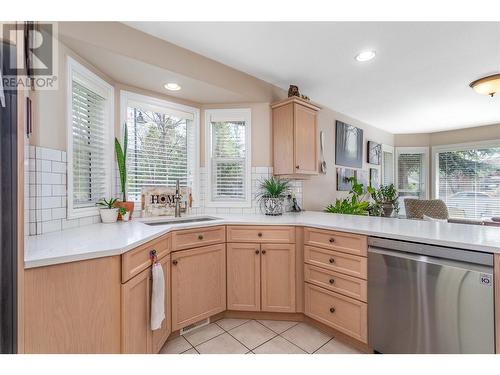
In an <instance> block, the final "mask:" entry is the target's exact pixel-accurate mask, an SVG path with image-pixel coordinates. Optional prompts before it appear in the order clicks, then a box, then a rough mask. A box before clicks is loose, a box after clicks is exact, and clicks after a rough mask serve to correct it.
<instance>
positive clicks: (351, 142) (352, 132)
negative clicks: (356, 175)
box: [335, 121, 363, 168]
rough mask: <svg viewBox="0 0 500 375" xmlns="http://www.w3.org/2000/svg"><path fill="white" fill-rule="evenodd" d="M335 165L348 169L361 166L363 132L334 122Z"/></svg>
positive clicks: (339, 122)
mask: <svg viewBox="0 0 500 375" xmlns="http://www.w3.org/2000/svg"><path fill="white" fill-rule="evenodd" d="M335 127H336V128H335V164H336V165H341V166H344V167H350V168H361V167H362V166H363V130H362V129H360V128H357V127H355V126H352V125H348V124H346V123H343V122H342V121H336V122H335Z"/></svg>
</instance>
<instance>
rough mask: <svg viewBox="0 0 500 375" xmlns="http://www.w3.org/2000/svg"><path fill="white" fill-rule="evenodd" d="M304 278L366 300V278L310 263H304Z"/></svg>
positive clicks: (309, 281)
mask: <svg viewBox="0 0 500 375" xmlns="http://www.w3.org/2000/svg"><path fill="white" fill-rule="evenodd" d="M304 280H305V281H307V282H308V283H311V284H315V285H317V286H321V287H323V288H326V289H329V290H331V291H333V292H337V293H340V294H343V295H345V296H347V297H352V298H356V299H359V300H361V301H363V302H366V295H367V286H366V280H361V279H358V278H356V277H352V276H347V275H343V274H341V273H338V272H335V271H331V270H327V269H325V268H321V267H316V266H313V265H310V264H305V265H304Z"/></svg>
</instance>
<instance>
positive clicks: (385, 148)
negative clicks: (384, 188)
mask: <svg viewBox="0 0 500 375" xmlns="http://www.w3.org/2000/svg"><path fill="white" fill-rule="evenodd" d="M384 152H388V153H391V154H392V180H393V181H392V183H393V184H394V185H396V161H395V158H396V154H395V152H394V146H389V145H385V144H382V155H381V158H380V174H381V176H380V180H381V183H382V184H383V182H384V173H385V168H384Z"/></svg>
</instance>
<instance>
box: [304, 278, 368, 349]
mask: <svg viewBox="0 0 500 375" xmlns="http://www.w3.org/2000/svg"><path fill="white" fill-rule="evenodd" d="M305 313H306V315H307V316H309V317H311V318H313V319H316V320H317V321H319V322H321V323H324V324H326V325H328V326H330V327H332V328H335V329H336V330H338V331H340V332H343V333H345V334H346V335H349V336H351V337H354V338H355V339H357V340H359V341H362V342H364V343H366V342H367V330H368V329H367V325H368V323H367V322H368V319H367V317H368V313H367V305H366V303H364V302H360V301H357V300H355V299H352V298H349V297H345V296H343V295H341V294H337V293H335V292H331V291H329V290H326V289H323V288H320V287H318V286H315V285H311V284H308V283H306V284H305Z"/></svg>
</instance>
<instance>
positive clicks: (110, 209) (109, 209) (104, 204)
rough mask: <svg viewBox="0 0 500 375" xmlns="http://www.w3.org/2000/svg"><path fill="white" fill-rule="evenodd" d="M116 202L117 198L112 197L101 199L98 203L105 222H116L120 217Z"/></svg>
mask: <svg viewBox="0 0 500 375" xmlns="http://www.w3.org/2000/svg"><path fill="white" fill-rule="evenodd" d="M116 202H117V199H116V198H110V199H109V200H106V199H101V200H100V201H99V202H97V203H96V205H97V206H99V214H100V215H101V220H102V222H103V223H115V222H116V220H117V219H118V207H116V206H115V204H116Z"/></svg>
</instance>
